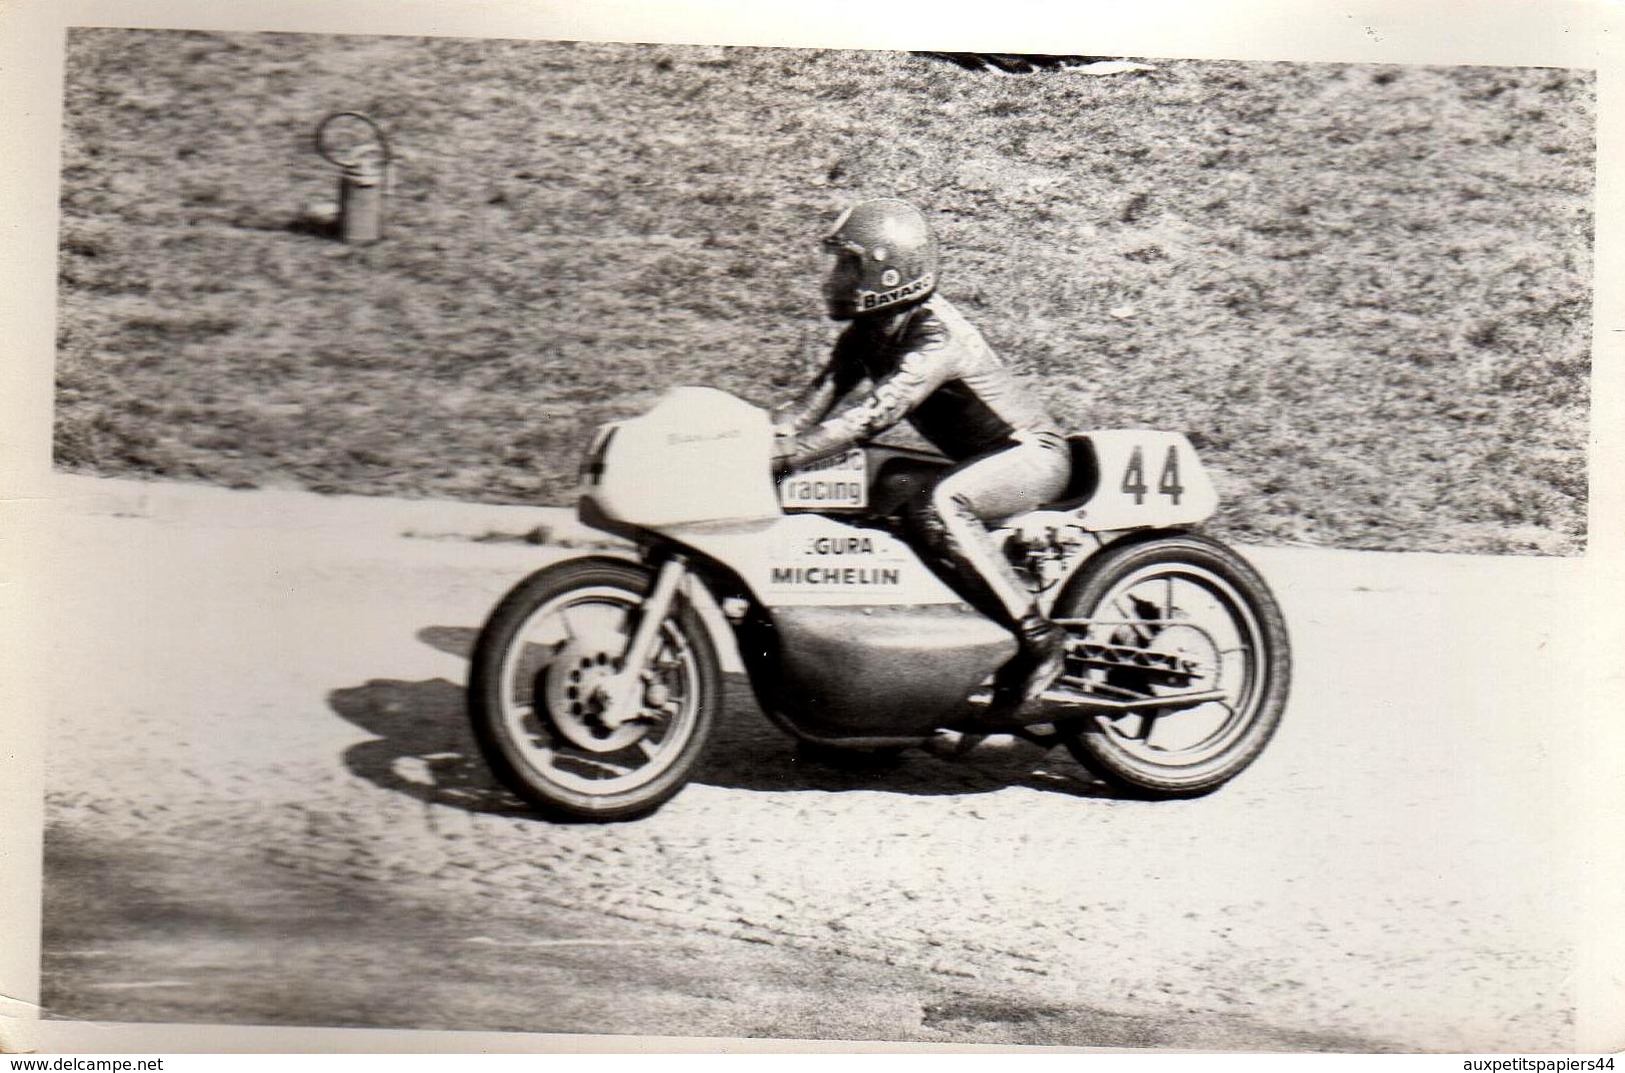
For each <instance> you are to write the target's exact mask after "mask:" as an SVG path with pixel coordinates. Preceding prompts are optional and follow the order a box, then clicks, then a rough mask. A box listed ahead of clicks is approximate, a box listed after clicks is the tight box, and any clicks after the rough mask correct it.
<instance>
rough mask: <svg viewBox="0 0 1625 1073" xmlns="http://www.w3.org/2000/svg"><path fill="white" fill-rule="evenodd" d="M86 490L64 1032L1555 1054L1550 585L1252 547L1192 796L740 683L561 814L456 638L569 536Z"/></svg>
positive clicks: (1560, 903) (72, 731)
mask: <svg viewBox="0 0 1625 1073" xmlns="http://www.w3.org/2000/svg"><path fill="white" fill-rule="evenodd" d="M101 487H108V488H112V487H115V486H113V485H108V486H100V485H91V484H86V485H84V486H81V490H82V491H84V492H85V493H86V494H84V495H83V496H81V497H80V498H79V499H78V500H76V501H75V502H74V503H73V504H72V505H71V506H70V507H69V508H68V509H65V510H64V511H62V512H61V516H60V518H59V519H58V521H57V522H56V524H55V531H54V533H53V535H52V537H51V540H52V556H53V561H54V562H57V563H63V564H68V563H71V564H73V568H72V569H71V570H70V569H61V570H58V571H55V572H53V574H52V578H53V581H52V583H51V586H50V591H49V593H48V600H47V601H46V614H47V616H48V618H49V621H48V622H47V623H46V624H45V625H46V629H47V634H46V635H47V636H48V637H49V638H50V645H49V653H48V655H49V665H48V669H47V672H46V674H47V679H48V687H49V694H50V697H51V711H50V715H49V722H48V731H49V752H48V760H47V765H46V788H47V814H46V819H47V826H46V858H45V931H44V949H43V970H42V971H43V976H42V981H43V983H42V994H43V1002H44V1005H45V1008H46V1016H47V1017H50V1018H64V1019H73V1020H86V1021H113V1022H118V1021H145V1022H150V1021H164V1022H180V1023H209V1024H218V1023H236V1024H250V1025H266V1024H270V1025H328V1026H363V1027H388V1028H422V1029H470V1030H498V1031H515V1032H539V1033H610V1034H619V1035H658V1036H701V1037H714V1036H738V1037H787V1038H798V1039H837V1040H908V1041H920V1042H946V1043H956V1044H965V1043H1027V1044H1062V1045H1076V1046H1112V1047H1122V1046H1128V1047H1143V1046H1164V1047H1183V1048H1193V1049H1199V1050H1213V1049H1228V1048H1238V1049H1239V1048H1245V1049H1291V1050H1298V1049H1321V1050H1351V1049H1353V1050H1370V1049H1377V1050H1389V1049H1394V1050H1442V1051H1488V1050H1498V1049H1505V1050H1519V1051H1533V1050H1550V1049H1566V1048H1568V1047H1569V1046H1570V1045H1571V1042H1572V1033H1573V1019H1574V1003H1575V994H1574V991H1575V987H1576V984H1575V946H1574V943H1575V930H1574V929H1575V928H1576V926H1577V920H1576V915H1575V914H1576V909H1575V905H1576V899H1575V898H1574V896H1573V892H1574V890H1575V889H1576V888H1575V883H1576V878H1577V862H1578V859H1579V856H1580V850H1579V847H1578V846H1577V845H1576V844H1575V838H1576V827H1575V824H1574V823H1573V822H1572V821H1573V817H1572V814H1571V812H1570V804H1571V801H1570V798H1569V796H1568V794H1567V791H1566V789H1565V788H1566V787H1568V786H1570V785H1571V783H1572V779H1571V776H1572V774H1573V765H1574V764H1576V763H1577V757H1576V756H1575V752H1574V749H1573V748H1572V744H1573V736H1572V735H1571V734H1568V733H1566V732H1565V730H1564V719H1565V713H1564V711H1563V710H1562V708H1561V707H1560V706H1558V707H1554V706H1553V704H1552V703H1551V698H1554V697H1561V696H1563V695H1564V690H1565V683H1566V682H1567V681H1568V679H1569V676H1570V675H1571V674H1572V673H1573V669H1574V668H1573V666H1572V664H1571V662H1570V661H1569V658H1568V657H1567V656H1565V655H1564V653H1565V652H1566V651H1567V649H1566V648H1565V632H1566V631H1572V629H1573V626H1572V622H1573V617H1572V616H1571V615H1568V614H1566V613H1565V612H1566V608H1565V607H1564V603H1565V601H1567V600H1570V599H1572V598H1573V595H1574V594H1573V587H1572V585H1570V584H1569V582H1570V581H1571V580H1572V579H1571V578H1570V575H1571V574H1572V573H1573V572H1574V571H1573V568H1572V564H1571V563H1566V562H1564V561H1554V560H1545V561H1541V560H1529V559H1490V558H1467V557H1451V556H1419V555H1418V556H1407V555H1378V554H1369V553H1337V552H1325V551H1317V550H1307V549H1278V550H1270V549H1256V550H1249V551H1248V554H1249V557H1250V558H1252V559H1253V560H1254V562H1255V563H1256V564H1257V565H1258V566H1259V567H1260V568H1261V569H1262V571H1263V572H1264V574H1265V575H1266V577H1268V578H1269V579H1270V580H1271V582H1272V584H1273V585H1274V586H1275V587H1276V589H1277V591H1278V594H1279V596H1280V597H1281V599H1282V603H1283V605H1284V606H1285V609H1286V612H1287V617H1288V622H1289V625H1290V628H1291V630H1292V637H1293V642H1294V645H1295V647H1296V652H1295V655H1296V663H1297V673H1296V679H1295V685H1294V691H1293V697H1292V700H1291V703H1290V705H1289V707H1288V711H1287V716H1286V720H1285V722H1284V724H1283V727H1282V730H1281V732H1280V734H1279V735H1278V737H1277V738H1276V740H1275V741H1274V742H1273V743H1272V744H1271V746H1270V747H1269V749H1268V750H1267V751H1266V752H1265V754H1264V755H1263V757H1262V758H1261V759H1260V760H1259V761H1258V762H1257V764H1256V765H1255V766H1254V767H1253V768H1252V769H1251V770H1249V771H1248V772H1247V773H1246V774H1245V775H1243V776H1242V777H1241V778H1240V779H1238V780H1237V781H1236V782H1234V783H1232V784H1231V785H1230V786H1228V787H1226V788H1225V789H1224V790H1222V791H1220V792H1219V793H1217V794H1214V795H1212V796H1210V797H1207V798H1204V799H1201V800H1196V801H1187V802H1160V803H1155V802H1145V801H1138V800H1131V799H1126V798H1123V797H1119V796H1114V795H1113V794H1112V793H1111V792H1110V791H1108V790H1107V789H1106V788H1104V787H1103V786H1101V785H1099V784H1097V783H1095V782H1093V781H1092V780H1090V779H1089V777H1088V776H1087V775H1086V774H1085V773H1084V772H1083V771H1082V770H1081V769H1080V768H1079V767H1078V766H1077V765H1076V764H1075V763H1074V762H1073V761H1072V760H1071V759H1070V758H1069V757H1067V756H1066V755H1065V754H1064V752H1063V751H1061V750H1055V751H1053V752H1045V751H1043V750H1040V749H1038V748H1036V747H1034V746H1030V745H1027V744H1024V743H1020V742H1016V741H1013V740H1008V739H998V738H995V739H990V740H989V741H988V742H986V743H984V744H983V745H982V746H980V747H978V748H976V749H974V750H972V751H970V752H968V753H965V754H963V755H957V756H955V755H946V754H939V753H931V752H925V751H913V752H910V753H909V754H907V755H906V756H905V757H904V758H903V759H902V761H901V762H900V763H898V764H897V765H896V766H893V767H888V768H880V769H876V770H867V771H842V770H835V769H831V768H828V767H822V766H818V765H814V764H809V763H806V762H802V761H798V760H797V758H796V756H795V754H794V750H793V747H792V744H791V742H790V741H789V740H788V739H786V738H784V737H783V735H782V734H780V733H779V732H778V731H777V730H775V729H774V728H772V727H771V726H769V725H768V724H767V722H766V721H765V720H764V719H763V718H762V716H761V714H760V712H759V711H758V710H757V709H756V707H755V705H754V702H753V701H752V700H751V697H750V694H749V691H748V689H747V688H745V686H744V684H743V682H742V680H740V679H739V677H738V676H737V675H730V676H729V679H728V685H727V691H726V692H727V705H728V708H727V712H726V714H725V716H724V718H723V719H722V722H721V724H720V727H719V732H718V734H717V735H716V737H715V739H714V740H713V742H712V745H711V748H710V751H709V754H708V757H707V759H706V760H705V761H704V762H703V765H702V767H701V769H700V770H699V772H698V774H697V777H696V778H695V780H694V782H693V783H692V784H691V785H690V786H689V787H688V788H687V789H686V790H685V791H684V792H683V793H682V794H681V795H680V796H679V797H678V798H676V799H675V800H674V801H672V802H671V803H670V804H669V805H668V806H666V807H665V808H664V809H662V810H661V811H660V812H659V813H657V814H656V815H654V816H652V817H650V818H648V819H645V820H642V821H638V822H635V823H630V824H620V825H612V826H603V827H597V826H561V825H554V824H550V823H547V822H544V821H541V820H539V819H537V818H535V817H534V816H532V815H531V814H530V813H528V812H527V811H526V810H525V809H524V808H523V807H522V806H521V805H520V804H519V803H518V802H517V801H516V800H514V799H513V798H511V797H509V796H508V795H506V794H505V793H504V792H502V791H501V790H500V789H499V788H498V787H496V786H495V785H494V783H493V782H492V780H491V778H490V776H489V774H488V773H487V772H486V770H485V769H484V768H483V766H482V764H481V763H480V761H479V759H478V757H477V755H476V754H475V752H474V749H473V745H472V742H471V740H470V737H469V735H468V733H467V731H466V730H465V721H464V717H463V712H462V703H463V691H462V682H463V680H464V677H465V674H466V668H467V663H466V653H467V650H468V648H469V645H470V643H471V641H472V638H473V636H474V633H475V631H476V629H477V628H478V626H479V624H480V622H481V620H482V618H483V616H484V615H485V613H486V612H487V611H488V610H489V608H490V607H491V605H492V604H493V603H494V601H495V600H496V599H497V597H498V596H499V595H500V594H501V593H502V592H503V591H504V590H505V589H506V588H507V587H509V586H510V585H512V584H513V583H514V582H516V581H517V580H519V579H520V578H521V577H522V576H524V574H525V573H527V572H528V571H529V570H531V569H534V568H536V567H537V566H539V565H541V564H542V563H543V562H545V561H546V560H547V559H548V558H549V557H550V556H556V555H558V554H561V553H560V552H558V551H550V550H546V549H542V548H538V547H533V546H527V545H523V544H514V543H503V542H495V541H475V540H470V539H467V538H468V537H469V536H470V535H478V534H479V533H483V532H486V531H487V527H491V528H495V529H496V530H497V531H504V530H506V531H522V530H523V528H525V526H526V525H528V524H534V523H535V522H536V521H537V520H538V519H544V520H545V519H551V520H552V521H553V522H555V523H556V522H557V520H558V519H557V516H553V515H541V514H534V513H530V512H520V511H516V510H512V509H510V510H508V512H507V513H501V512H490V511H487V512H486V513H483V514H482V513H480V512H479V511H478V510H472V509H470V510H462V511H461V513H458V509H457V508H444V507H442V508H436V507H435V506H433V505H422V504H420V505H409V506H408V505H396V506H395V508H394V509H391V507H390V506H389V505H388V504H377V505H370V504H360V503H353V502H345V501H333V502H329V501H324V500H321V499H319V498H317V497H306V496H299V495H294V494H279V493H272V494H265V493H258V494H241V493H224V492H213V491H200V492H197V493H192V492H180V491H172V492H164V491H162V490H160V491H157V492H153V493H150V494H149V493H147V492H131V491H130V489H129V488H128V487H126V486H117V487H118V488H119V491H118V494H108V495H102V494H92V493H93V492H94V490H95V489H96V488H101ZM493 520H494V521H493ZM407 530H411V531H413V533H414V535H412V536H403V535H402V533H403V531H407ZM566 535H568V534H566Z"/></svg>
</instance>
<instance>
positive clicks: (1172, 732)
mask: <svg viewBox="0 0 1625 1073" xmlns="http://www.w3.org/2000/svg"><path fill="white" fill-rule="evenodd" d="M1054 616H1055V618H1057V619H1065V620H1073V623H1072V624H1069V626H1068V633H1069V634H1070V637H1071V639H1070V640H1069V649H1070V651H1069V654H1068V660H1067V663H1068V672H1067V678H1066V679H1065V681H1066V684H1067V685H1068V686H1069V687H1070V688H1071V689H1072V690H1073V691H1079V692H1084V693H1087V694H1089V695H1091V696H1094V697H1099V698H1102V699H1107V700H1114V701H1119V702H1124V703H1127V704H1132V705H1134V706H1135V707H1134V709H1133V710H1131V711H1123V712H1120V713H1108V714H1097V715H1092V716H1090V717H1087V718H1085V719H1079V720H1071V721H1063V723H1062V724H1060V725H1058V727H1057V729H1058V730H1060V732H1061V734H1062V737H1063V740H1064V741H1065V743H1066V746H1067V748H1068V749H1069V750H1070V751H1071V752H1072V754H1073V756H1075V757H1077V759H1078V761H1079V762H1080V763H1082V764H1083V765H1084V766H1085V767H1087V768H1089V769H1090V770H1091V771H1093V772H1094V773H1095V774H1097V775H1099V776H1100V777H1101V778H1103V779H1105V780H1107V781H1108V782H1111V783H1114V784H1116V785H1118V786H1122V787H1126V788H1129V789H1132V790H1135V791H1138V792H1141V793H1144V794H1149V795H1151V796H1157V797H1195V796H1198V795H1200V794H1205V793H1209V792H1211V791H1212V790H1215V789H1217V788H1218V787H1220V786H1222V785H1224V784H1225V783H1226V782H1228V781H1230V780H1231V779H1233V778H1235V777H1236V776H1237V775H1238V774H1240V773H1241V771H1242V770H1243V769H1245V768H1246V767H1247V766H1248V765H1249V764H1251V763H1252V762H1253V760H1255V759H1256V758H1257V757H1258V754H1259V753H1260V752H1262V751H1263V749H1264V746H1265V745H1266V744H1268V742H1269V740H1270V738H1271V737H1272V736H1273V735H1274V733H1275V729H1276V727H1277V726H1278V725H1279V724H1280V721H1281V714H1282V711H1283V710H1284V708H1285V706H1286V698H1287V690H1288V685H1289V680H1290V677H1291V652H1290V646H1289V644H1288V640H1287V630H1286V622H1285V619H1284V618H1283V617H1282V615H1281V610H1280V607H1279V606H1278V605H1277V603H1276V602H1275V597H1274V596H1273V595H1272V594H1271V593H1270V590H1269V586H1268V585H1266V584H1265V583H1264V580H1263V578H1261V577H1260V576H1259V575H1258V572H1257V571H1256V570H1254V569H1253V567H1252V566H1251V565H1250V564H1249V563H1248V562H1247V561H1246V560H1245V559H1243V558H1242V557H1241V556H1240V555H1238V554H1236V553H1235V552H1234V551H1232V550H1231V549H1229V548H1227V547H1225V546H1224V545H1223V544H1220V543H1218V542H1217V541H1214V540H1209V539H1207V538H1206V537H1199V536H1193V535H1178V536H1167V537H1160V538H1157V539H1153V540H1148V541H1144V542H1141V543H1135V544H1128V545H1123V546H1121V547H1117V548H1113V549H1108V550H1107V551H1105V552H1103V553H1102V554H1101V557H1100V559H1099V560H1098V561H1096V562H1095V563H1092V564H1090V565H1089V566H1088V567H1086V568H1085V573H1084V574H1083V575H1081V576H1080V577H1079V578H1078V579H1077V580H1076V581H1075V582H1074V583H1073V585H1072V587H1071V588H1070V590H1069V591H1068V592H1067V593H1065V594H1063V596H1062V597H1061V599H1060V601H1058V603H1057V605H1056V608H1055V611H1054ZM1077 620H1087V621H1086V623H1079V622H1077ZM1080 641H1081V642H1082V643H1081V644H1080V643H1079V642H1080ZM1195 695H1202V696H1206V697H1209V698H1211V699H1207V700H1204V701H1203V702H1201V703H1198V704H1190V703H1188V702H1184V701H1182V700H1181V699H1180V698H1181V697H1182V696H1183V697H1190V696H1195ZM1162 697H1166V698H1168V699H1169V702H1170V703H1169V705H1168V706H1167V707H1160V706H1157V705H1155V704H1154V703H1148V702H1154V701H1155V700H1156V699H1158V698H1162Z"/></svg>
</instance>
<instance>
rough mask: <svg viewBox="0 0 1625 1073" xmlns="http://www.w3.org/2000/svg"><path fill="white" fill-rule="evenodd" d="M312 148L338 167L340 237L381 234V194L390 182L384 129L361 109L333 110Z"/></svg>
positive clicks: (356, 240) (357, 240) (365, 238)
mask: <svg viewBox="0 0 1625 1073" xmlns="http://www.w3.org/2000/svg"><path fill="white" fill-rule="evenodd" d="M316 151H317V152H318V153H320V154H321V155H322V158H323V159H325V160H326V161H327V162H328V163H330V164H332V165H334V166H335V167H337V168H338V169H339V199H338V219H337V221H336V224H335V226H336V230H337V232H338V235H339V237H340V238H342V239H343V240H344V241H345V242H346V243H347V244H350V245H366V244H368V243H372V242H377V241H378V240H379V239H381V238H383V237H384V215H385V213H384V199H385V197H386V196H388V194H389V193H390V187H391V186H392V185H393V181H394V155H393V154H392V153H391V151H390V147H389V139H388V138H387V137H386V136H385V135H384V131H383V128H382V127H380V126H379V125H378V124H377V123H376V122H374V121H373V119H372V118H371V117H369V116H366V115H363V114H362V113H360V112H334V113H333V114H332V115H330V116H328V117H327V118H326V119H324V120H322V122H321V124H320V125H319V126H318V127H317V128H316Z"/></svg>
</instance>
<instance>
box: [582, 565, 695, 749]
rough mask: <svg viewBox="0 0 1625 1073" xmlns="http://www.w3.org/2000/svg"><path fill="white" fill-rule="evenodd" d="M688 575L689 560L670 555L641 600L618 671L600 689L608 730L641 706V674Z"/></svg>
mask: <svg viewBox="0 0 1625 1073" xmlns="http://www.w3.org/2000/svg"><path fill="white" fill-rule="evenodd" d="M687 576H688V560H687V559H685V558H683V557H682V556H681V555H672V556H671V557H669V558H668V559H666V561H665V562H663V563H661V564H660V571H659V572H658V573H657V574H656V575H655V583H654V587H653V588H651V589H650V590H649V595H648V596H647V597H645V598H644V601H643V613H642V614H641V615H640V616H639V618H638V625H637V628H636V629H635V630H633V631H632V639H631V640H630V641H628V642H627V645H626V651H625V653H623V654H622V655H621V658H620V661H619V669H618V670H617V671H616V672H615V674H614V675H612V676H611V677H610V678H609V679H607V680H606V681H605V682H604V683H603V685H602V686H600V687H599V688H600V690H601V692H602V695H603V697H604V707H603V710H602V711H601V713H600V714H599V718H600V719H601V720H602V721H603V723H604V725H605V726H606V727H608V728H609V729H611V730H614V729H616V728H618V727H621V726H623V725H625V724H626V723H627V722H628V721H630V720H631V719H633V718H635V717H636V716H637V715H638V713H639V710H640V708H641V707H642V705H641V703H640V702H641V700H642V697H643V687H644V671H645V670H646V669H647V668H648V665H649V658H650V657H651V656H653V655H654V651H655V646H656V645H657V644H659V643H660V625H661V623H663V622H665V621H666V617H667V616H668V615H670V614H671V608H672V603H673V601H675V600H676V598H677V590H678V588H679V587H680V586H681V585H682V583H683V579H684V578H685V577H687Z"/></svg>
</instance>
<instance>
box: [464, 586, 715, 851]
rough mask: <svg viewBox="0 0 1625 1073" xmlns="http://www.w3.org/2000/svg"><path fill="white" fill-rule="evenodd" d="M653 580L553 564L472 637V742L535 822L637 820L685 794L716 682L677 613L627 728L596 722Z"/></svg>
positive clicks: (697, 628)
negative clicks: (535, 815)
mask: <svg viewBox="0 0 1625 1073" xmlns="http://www.w3.org/2000/svg"><path fill="white" fill-rule="evenodd" d="M651 583H652V577H651V575H650V573H649V571H648V570H646V569H644V568H643V567H641V566H639V565H637V564H634V563H628V562H621V561H617V560H612V559H584V560H575V561H572V562H566V563H561V564H559V565H557V566H552V567H549V568H547V569H545V570H541V571H538V572H537V573H535V574H532V575H531V576H530V577H528V578H526V579H525V580H524V581H523V582H521V583H520V584H519V585H518V586H516V587H515V588H514V589H513V591H511V592H510V593H509V594H508V595H507V596H506V597H504V598H503V600H502V602H501V603H499V604H498V605H497V607H496V610H494V611H493V612H492V613H491V617H490V619H489V620H487V622H486V624H485V627H484V629H483V630H482V631H481V632H480V636H479V640H478V641H477V642H476V643H475V646H474V655H473V660H472V664H473V665H472V669H471V672H470V678H469V687H468V702H469V717H470V719H471V721H472V723H473V728H474V736H475V739H476V740H477V741H478V743H479V747H480V751H481V753H482V754H483V755H484V756H485V759H486V762H487V763H488V764H490V766H491V770H492V771H493V772H494V773H495V774H496V776H497V778H498V779H500V780H501V781H502V783H503V784H504V785H505V786H507V787H508V788H509V789H510V790H512V791H513V792H514V793H516V794H518V795H519V796H520V797H522V798H524V799H525V800H526V801H528V802H530V803H531V804H532V805H535V806H536V807H537V809H538V810H539V811H541V812H542V813H544V814H545V815H548V816H550V817H552V818H555V819H571V820H591V821H597V822H608V821H612V820H626V819H632V818H634V817H637V816H642V815H646V814H647V813H650V812H652V811H654V810H655V809H656V808H659V807H660V806H661V805H662V804H664V803H665V802H666V801H667V800H669V799H670V798H671V797H672V796H673V795H674V794H676V793H677V791H679V790H681V789H682V788H683V785H684V784H685V783H686V782H687V781H688V777H689V775H690V773H691V772H692V771H693V768H694V764H695V762H696V761H697V760H698V759H699V756H700V753H701V752H702V751H703V749H704V747H705V742H706V739H707V738H708V737H709V735H710V732H711V726H712V724H713V722H714V719H715V714H716V709H717V706H718V704H719V702H720V698H721V695H722V692H721V676H720V672H719V669H718V666H717V657H716V651H715V649H714V648H713V647H712V644H711V639H710V635H709V634H708V633H707V632H706V630H705V626H704V625H703V623H702V622H701V621H700V618H699V616H698V615H697V614H696V613H695V612H694V610H693V608H691V607H689V606H688V605H687V604H686V603H678V604H677V605H676V606H675V607H674V610H673V612H672V613H671V614H670V615H669V616H668V617H667V618H666V620H665V621H664V622H662V623H661V624H660V631H659V635H658V640H657V641H656V644H655V648H654V652H653V654H652V655H651V656H650V658H649V661H648V666H647V667H644V668H642V669H641V670H640V671H639V674H638V679H637V682H636V684H635V686H634V688H635V689H636V690H637V691H638V692H637V696H636V700H635V703H634V705H633V713H632V716H631V718H630V719H628V720H627V721H625V722H622V723H620V724H619V725H616V726H610V725H608V724H607V723H606V722H605V720H604V719H603V718H602V716H603V713H604V711H605V708H606V691H607V690H608V688H609V687H610V686H611V685H612V684H613V682H614V676H615V675H616V674H617V672H618V671H619V670H620V659H621V656H622V654H623V653H624V652H625V651H626V648H627V642H628V640H629V639H630V638H631V636H632V632H633V630H634V629H635V628H636V625H637V621H638V616H639V615H640V613H641V610H642V607H643V600H644V597H645V596H646V595H647V593H648V592H649V589H650V587H651Z"/></svg>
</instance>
